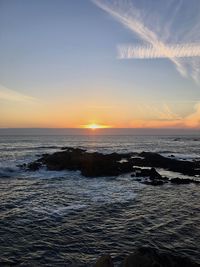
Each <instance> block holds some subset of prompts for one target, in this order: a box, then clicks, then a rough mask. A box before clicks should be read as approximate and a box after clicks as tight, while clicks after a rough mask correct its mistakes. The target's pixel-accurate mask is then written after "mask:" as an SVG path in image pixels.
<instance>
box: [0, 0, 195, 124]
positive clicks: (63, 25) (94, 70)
mask: <svg viewBox="0 0 200 267" xmlns="http://www.w3.org/2000/svg"><path fill="white" fill-rule="evenodd" d="M199 14H200V1H199V0H191V1H187V0H169V1H164V0H161V1H153V0H141V1H136V0H132V1H131V0H130V1H128V0H126V1H115V0H113V1H112V0H96V1H95V0H94V1H90V0H68V1H66V0H56V1H55V0H42V1H41V0H29V1H27V0H9V1H8V0H0V127H79V126H81V125H83V124H87V123H93V122H95V123H103V124H107V125H112V126H113V127H156V125H157V126H160V127H199V126H200V122H199V118H200V61H199V56H200V48H199V47H200V31H199V28H200V15H199ZM130 50H131V51H132V52H131V53H128V51H130ZM122 51H123V52H124V54H123V56H121V54H120V53H121V52H122ZM138 51H139V52H138ZM180 51H181V52H180ZM120 57H121V58H120Z"/></svg>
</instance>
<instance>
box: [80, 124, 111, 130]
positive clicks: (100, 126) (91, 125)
mask: <svg viewBox="0 0 200 267" xmlns="http://www.w3.org/2000/svg"><path fill="white" fill-rule="evenodd" d="M84 128H87V129H91V130H96V129H105V128H110V126H108V125H101V124H96V123H91V124H87V125H84Z"/></svg>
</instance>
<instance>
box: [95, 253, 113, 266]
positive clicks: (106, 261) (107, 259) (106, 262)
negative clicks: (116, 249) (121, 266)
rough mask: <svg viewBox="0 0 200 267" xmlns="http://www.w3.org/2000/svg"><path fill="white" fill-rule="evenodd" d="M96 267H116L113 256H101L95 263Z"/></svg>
mask: <svg viewBox="0 0 200 267" xmlns="http://www.w3.org/2000/svg"><path fill="white" fill-rule="evenodd" d="M94 267H114V264H113V261H112V258H111V256H110V255H103V256H101V257H100V258H99V259H98V260H97V262H96V263H95V265H94Z"/></svg>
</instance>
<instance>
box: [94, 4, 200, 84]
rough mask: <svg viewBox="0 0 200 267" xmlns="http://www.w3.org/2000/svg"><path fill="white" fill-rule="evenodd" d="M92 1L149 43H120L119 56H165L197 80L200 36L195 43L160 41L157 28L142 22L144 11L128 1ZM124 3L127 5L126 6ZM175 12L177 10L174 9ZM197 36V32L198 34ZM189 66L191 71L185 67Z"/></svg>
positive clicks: (181, 71)
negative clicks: (136, 45) (127, 44)
mask: <svg viewBox="0 0 200 267" xmlns="http://www.w3.org/2000/svg"><path fill="white" fill-rule="evenodd" d="M91 1H92V2H93V3H95V4H96V5H97V6H98V7H99V8H101V9H102V10H104V11H106V12H107V13H109V14H110V15H111V16H112V17H113V18H115V19H116V20H117V21H119V22H120V23H121V24H123V25H124V26H125V27H126V28H128V29H130V30H131V31H132V32H133V33H134V34H136V35H137V36H138V37H139V38H140V39H141V40H143V41H144V42H145V43H147V44H149V47H146V48H145V47H132V46H126V47H125V46H119V49H118V51H119V58H159V57H161V58H167V59H169V60H170V61H171V62H172V63H173V64H175V66H176V69H177V70H178V72H179V73H180V74H181V75H182V76H184V77H187V76H188V75H191V76H192V78H193V79H194V80H195V81H196V82H199V74H200V71H199V62H197V60H198V59H199V56H200V53H199V47H200V43H198V42H199V40H197V42H196V43H194V44H189V43H188V44H187V43H186V44H180V43H179V44H173V45H172V44H168V43H167V42H164V41H162V39H161V38H160V37H159V36H158V35H157V34H156V31H154V30H151V29H150V28H149V27H147V26H146V25H145V24H144V14H143V13H141V12H140V10H138V9H136V8H135V7H134V6H133V5H132V3H131V2H130V1H124V2H121V1H117V0H113V1H106V0H91ZM127 3H128V4H129V6H127ZM178 8H180V7H178ZM175 13H177V11H176V12H175ZM168 24H169V23H168ZM198 25H199V24H198ZM155 26H156V25H155ZM193 28H194V29H196V25H194V27H193ZM197 33H198V32H197ZM191 34H193V35H194V32H193V29H192V30H191ZM196 36H198V34H197V35H196ZM195 38H196V37H195ZM190 57H192V60H191V62H188V63H187V64H186V63H185V59H184V58H190ZM195 57H197V59H195ZM183 59H184V61H183ZM189 66H190V68H191V71H190V69H188V67H189Z"/></svg>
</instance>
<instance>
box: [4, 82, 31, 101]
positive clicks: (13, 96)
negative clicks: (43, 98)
mask: <svg viewBox="0 0 200 267" xmlns="http://www.w3.org/2000/svg"><path fill="white" fill-rule="evenodd" d="M0 100H6V101H14V102H32V101H36V98H34V97H31V96H27V95H24V94H21V93H19V92H17V91H14V90H10V89H8V88H6V87H4V86H2V85H0Z"/></svg>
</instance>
